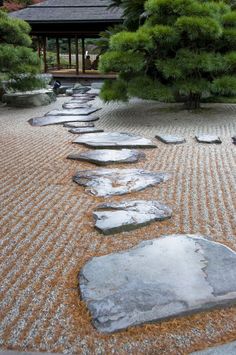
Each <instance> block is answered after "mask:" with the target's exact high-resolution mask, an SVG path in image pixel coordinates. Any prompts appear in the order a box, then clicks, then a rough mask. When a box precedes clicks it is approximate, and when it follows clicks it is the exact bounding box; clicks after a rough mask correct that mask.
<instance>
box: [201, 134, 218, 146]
mask: <svg viewBox="0 0 236 355" xmlns="http://www.w3.org/2000/svg"><path fill="white" fill-rule="evenodd" d="M196 140H197V141H198V142H199V143H208V144H210V143H217V144H220V143H222V142H221V139H220V137H218V136H215V135H211V134H201V135H199V136H196Z"/></svg>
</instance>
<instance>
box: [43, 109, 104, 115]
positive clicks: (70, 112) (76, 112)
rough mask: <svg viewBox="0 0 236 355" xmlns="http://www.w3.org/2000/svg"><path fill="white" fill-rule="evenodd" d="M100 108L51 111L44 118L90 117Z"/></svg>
mask: <svg viewBox="0 0 236 355" xmlns="http://www.w3.org/2000/svg"><path fill="white" fill-rule="evenodd" d="M99 110H100V108H81V109H74V110H73V109H71V110H53V111H50V112H48V113H46V115H45V116H87V115H91V113H94V112H96V111H99Z"/></svg>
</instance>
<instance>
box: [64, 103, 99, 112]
mask: <svg viewBox="0 0 236 355" xmlns="http://www.w3.org/2000/svg"><path fill="white" fill-rule="evenodd" d="M91 106H92V105H89V104H79V103H76V102H75V103H74V102H72V103H71V102H67V103H65V104H63V105H62V107H63V108H64V109H68V110H71V109H73V110H74V109H78V108H85V109H88V108H90V107H91Z"/></svg>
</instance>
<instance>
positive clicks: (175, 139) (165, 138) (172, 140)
mask: <svg viewBox="0 0 236 355" xmlns="http://www.w3.org/2000/svg"><path fill="white" fill-rule="evenodd" d="M156 138H157V139H158V140H159V141H161V142H163V143H166V144H182V143H186V140H185V139H184V138H183V137H179V136H172V135H169V134H166V135H157V136H156Z"/></svg>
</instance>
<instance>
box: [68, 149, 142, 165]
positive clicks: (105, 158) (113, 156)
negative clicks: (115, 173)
mask: <svg viewBox="0 0 236 355" xmlns="http://www.w3.org/2000/svg"><path fill="white" fill-rule="evenodd" d="M68 158H69V159H74V160H82V161H88V162H90V163H94V164H97V165H109V164H117V163H122V164H124V163H136V162H137V161H139V160H140V159H144V158H145V154H144V153H143V152H139V151H137V150H130V149H121V150H108V149H104V150H103V149H98V150H91V151H88V152H85V153H81V154H70V155H69V156H68Z"/></svg>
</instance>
